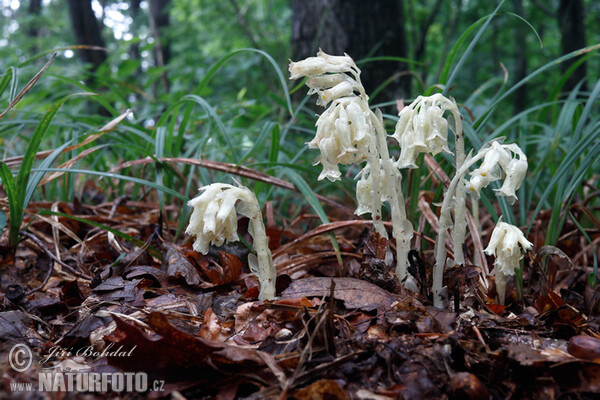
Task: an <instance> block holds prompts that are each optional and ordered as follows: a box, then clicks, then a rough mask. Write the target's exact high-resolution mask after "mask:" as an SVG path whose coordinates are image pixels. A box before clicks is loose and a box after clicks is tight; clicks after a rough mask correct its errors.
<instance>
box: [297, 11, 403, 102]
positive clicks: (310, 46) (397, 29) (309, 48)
mask: <svg viewBox="0 0 600 400" xmlns="http://www.w3.org/2000/svg"><path fill="white" fill-rule="evenodd" d="M403 3H404V2H403V0H397V1H389V0H388V1H386V0H373V1H364V0H292V14H293V16H292V50H293V58H294V60H300V59H303V58H306V57H310V56H314V55H315V54H316V52H317V50H318V49H319V48H321V49H323V51H324V52H326V53H329V54H334V55H339V54H342V53H344V52H346V53H348V54H349V55H350V56H352V58H354V60H355V61H357V60H360V59H362V58H366V57H377V56H396V57H407V55H408V48H407V44H406V39H405V38H406V35H405V30H406V29H405V18H404V6H403ZM362 70H363V76H362V81H363V84H364V86H365V88H366V90H367V93H373V90H375V89H376V88H377V87H379V85H381V84H382V83H384V82H385V81H386V80H388V79H391V80H392V81H391V83H390V84H389V85H388V86H386V88H385V90H384V92H385V93H384V94H385V97H386V99H392V98H404V97H407V96H408V95H409V93H410V76H407V75H406V71H407V65H406V64H405V63H401V62H392V61H374V62H369V63H367V64H366V65H364V68H362ZM383 97H384V96H382V98H383Z"/></svg>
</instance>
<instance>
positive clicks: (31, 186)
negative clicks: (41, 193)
mask: <svg viewBox="0 0 600 400" xmlns="http://www.w3.org/2000/svg"><path fill="white" fill-rule="evenodd" d="M71 143H73V140H69V141H68V142H66V143H64V144H63V145H62V146H60V147H58V148H57V149H56V150H54V151H53V152H52V153H51V154H50V155H49V156H48V157H47V158H46V159H45V160H44V161H42V163H41V164H40V168H42V169H43V168H48V167H50V165H52V163H53V162H54V160H56V159H57V158H58V156H60V154H61V153H62V152H63V150H64V149H66V148H67V147H68V146H69V145H70V144H71ZM43 177H44V173H43V172H34V173H33V174H31V177H30V178H29V181H28V182H27V192H26V193H25V199H24V200H23V208H26V207H27V205H29V201H30V200H31V197H32V196H33V193H34V192H35V189H36V188H37V185H38V184H39V183H40V181H41V180H42V178H43Z"/></svg>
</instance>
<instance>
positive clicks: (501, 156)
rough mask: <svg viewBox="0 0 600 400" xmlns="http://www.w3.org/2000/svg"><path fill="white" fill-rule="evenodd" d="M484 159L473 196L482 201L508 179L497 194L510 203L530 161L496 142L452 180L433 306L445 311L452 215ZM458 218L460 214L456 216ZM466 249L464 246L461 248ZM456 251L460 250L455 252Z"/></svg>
mask: <svg viewBox="0 0 600 400" xmlns="http://www.w3.org/2000/svg"><path fill="white" fill-rule="evenodd" d="M481 159H483V162H482V163H481V166H480V167H479V168H477V169H475V170H473V171H472V172H471V174H470V175H471V179H470V181H469V183H468V184H467V187H468V189H469V190H470V192H471V193H472V194H473V195H474V196H476V198H478V196H479V193H480V191H481V189H482V188H484V187H486V186H487V185H489V184H490V183H491V182H493V181H495V180H498V179H502V178H504V184H503V185H502V188H500V189H498V190H497V191H496V194H497V195H500V196H507V197H508V199H509V201H513V202H514V200H516V195H515V192H516V190H517V189H518V188H519V187H520V186H521V183H522V182H523V179H524V177H525V174H526V172H527V157H526V156H525V154H524V153H523V152H522V151H521V149H520V148H519V146H517V145H516V144H502V143H501V142H500V140H494V141H492V142H490V143H487V144H486V145H484V146H483V147H482V148H481V149H480V150H479V152H478V153H477V154H476V155H475V156H474V157H470V158H467V159H466V161H465V162H464V163H463V164H462V166H461V167H460V168H458V169H457V171H456V174H455V175H454V177H453V178H452V181H451V182H450V185H449V186H448V190H447V191H446V193H445V195H444V200H443V203H442V207H441V210H440V223H439V232H438V237H437V239H436V242H435V250H434V253H435V267H434V270H433V304H434V306H435V307H438V308H441V307H443V306H444V303H445V296H444V292H443V288H442V283H443V278H444V268H445V265H446V258H445V255H446V249H445V246H444V242H445V236H446V231H447V230H448V229H449V227H450V226H452V223H453V222H452V215H451V211H452V208H453V201H454V199H455V195H456V193H457V190H460V189H461V188H462V187H464V177H465V176H466V175H467V174H468V173H469V169H470V167H472V166H473V165H474V164H475V163H476V162H478V161H480V160H481ZM455 218H457V217H456V212H455ZM461 245H462V244H461ZM454 250H455V251H456V247H455V249H454Z"/></svg>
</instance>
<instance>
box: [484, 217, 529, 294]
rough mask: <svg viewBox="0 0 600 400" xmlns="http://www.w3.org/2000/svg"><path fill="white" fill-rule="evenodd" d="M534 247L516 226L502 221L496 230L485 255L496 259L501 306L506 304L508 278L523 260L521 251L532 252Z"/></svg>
mask: <svg viewBox="0 0 600 400" xmlns="http://www.w3.org/2000/svg"><path fill="white" fill-rule="evenodd" d="M532 247H533V244H532V243H531V242H529V241H528V240H527V239H526V238H525V235H523V232H521V230H520V229H519V228H517V227H516V226H514V225H510V224H507V223H506V222H502V221H500V222H498V224H497V225H496V227H495V228H494V231H493V232H492V237H491V238H490V243H489V244H488V246H487V247H486V249H485V253H486V254H488V255H493V256H495V257H496V260H495V261H494V271H495V275H496V291H497V292H498V299H499V303H500V304H504V300H505V295H506V283H507V282H508V278H509V277H510V276H511V275H514V274H515V270H516V269H517V268H519V261H520V260H521V258H523V255H522V252H521V250H523V251H527V250H531V248H532Z"/></svg>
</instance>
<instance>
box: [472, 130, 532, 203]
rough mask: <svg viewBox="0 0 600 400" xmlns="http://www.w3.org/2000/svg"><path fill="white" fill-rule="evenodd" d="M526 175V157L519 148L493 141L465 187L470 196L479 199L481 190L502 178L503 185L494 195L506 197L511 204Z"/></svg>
mask: <svg viewBox="0 0 600 400" xmlns="http://www.w3.org/2000/svg"><path fill="white" fill-rule="evenodd" d="M516 157H518V158H516ZM526 173H527V157H526V156H525V154H524V153H523V152H522V151H521V149H520V148H519V146H517V145H516V144H510V145H505V144H501V143H499V142H497V141H494V142H492V143H491V146H490V149H489V151H488V152H487V153H486V155H485V158H484V159H483V162H482V163H481V166H480V167H479V168H477V169H475V170H473V171H472V172H471V179H470V181H469V184H468V185H467V187H468V189H469V190H470V192H471V195H473V196H474V198H476V199H479V196H480V193H481V189H483V188H484V187H486V186H488V185H489V184H490V183H491V182H493V181H496V180H498V179H502V178H504V184H503V185H502V187H501V188H500V189H496V193H497V194H498V195H500V196H506V198H507V200H508V202H509V203H510V204H513V203H514V202H515V200H517V196H516V194H515V192H516V190H517V189H518V188H519V187H520V186H521V184H522V183H523V179H524V178H525V175H526Z"/></svg>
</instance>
